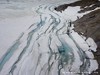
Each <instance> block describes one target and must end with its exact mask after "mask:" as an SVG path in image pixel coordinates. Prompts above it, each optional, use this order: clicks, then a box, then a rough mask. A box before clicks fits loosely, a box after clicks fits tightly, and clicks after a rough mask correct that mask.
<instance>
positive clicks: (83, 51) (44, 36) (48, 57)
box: [0, 5, 98, 75]
mask: <svg viewBox="0 0 100 75" xmlns="http://www.w3.org/2000/svg"><path fill="white" fill-rule="evenodd" d="M53 8H54V6H53V5H40V6H39V7H38V8H37V10H36V13H37V14H39V15H40V18H39V19H38V22H36V23H34V24H32V25H31V26H30V27H29V28H28V30H27V31H26V32H24V33H22V34H21V36H20V37H19V38H18V39H17V40H16V41H15V43H14V44H13V45H12V46H11V47H10V48H9V49H8V51H7V52H6V53H5V54H4V55H3V56H2V58H1V59H0V75H89V73H91V72H92V71H94V70H95V69H97V65H98V64H97V62H96V60H94V57H91V55H92V56H93V54H92V52H91V50H92V49H90V47H89V45H88V44H87V42H86V41H85V40H84V39H83V38H82V36H80V35H79V34H77V33H76V32H74V30H73V29H72V26H71V25H70V20H68V19H64V18H63V17H62V16H61V15H59V13H57V12H56V11H54V9H53ZM80 40H81V41H80ZM89 54H90V55H89ZM94 64H95V65H96V66H95V67H93V65H94Z"/></svg>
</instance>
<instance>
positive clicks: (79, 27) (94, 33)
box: [55, 0, 100, 75]
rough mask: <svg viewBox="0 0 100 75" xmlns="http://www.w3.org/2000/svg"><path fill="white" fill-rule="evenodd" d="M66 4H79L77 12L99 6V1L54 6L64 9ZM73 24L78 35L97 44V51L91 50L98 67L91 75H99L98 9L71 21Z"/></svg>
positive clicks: (81, 0)
mask: <svg viewBox="0 0 100 75" xmlns="http://www.w3.org/2000/svg"><path fill="white" fill-rule="evenodd" d="M68 6H73V7H74V6H80V7H81V10H80V11H79V13H84V12H86V11H90V10H94V9H95V8H97V7H100V1H98V0H80V1H77V2H74V3H70V4H64V5H60V6H58V7H56V8H55V10H57V11H64V10H65V9H66V8H67V7H68ZM73 23H74V25H75V28H74V30H75V31H77V32H78V33H79V34H80V35H84V36H85V37H86V39H87V38H88V37H91V38H93V39H94V41H95V42H96V44H97V46H98V47H97V52H93V53H94V56H95V59H96V60H97V61H98V64H99V68H98V70H96V71H95V73H94V72H93V73H92V74H91V75H100V9H97V10H95V11H92V12H90V13H88V14H86V15H84V16H83V17H81V18H78V19H77V20H76V21H74V22H73Z"/></svg>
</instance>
